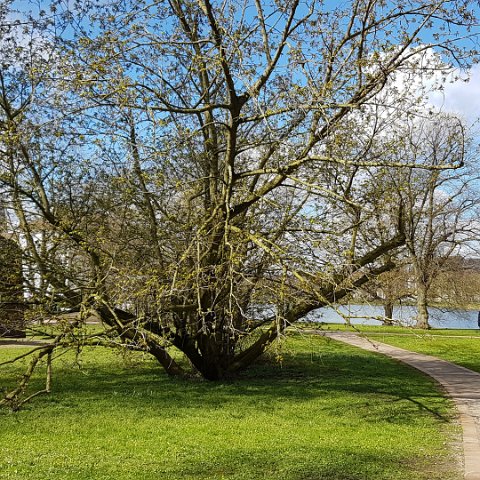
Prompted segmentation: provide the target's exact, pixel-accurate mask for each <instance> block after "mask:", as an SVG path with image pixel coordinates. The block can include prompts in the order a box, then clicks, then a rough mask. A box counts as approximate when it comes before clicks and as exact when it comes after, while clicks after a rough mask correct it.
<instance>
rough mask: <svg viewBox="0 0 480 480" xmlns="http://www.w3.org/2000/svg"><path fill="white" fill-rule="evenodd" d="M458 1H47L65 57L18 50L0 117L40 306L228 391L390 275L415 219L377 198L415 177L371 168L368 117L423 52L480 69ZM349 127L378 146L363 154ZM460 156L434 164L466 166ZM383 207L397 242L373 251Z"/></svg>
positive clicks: (470, 22)
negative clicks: (69, 6)
mask: <svg viewBox="0 0 480 480" xmlns="http://www.w3.org/2000/svg"><path fill="white" fill-rule="evenodd" d="M459 3H461V8H457V7H458V6H459V5H457V2H451V1H444V2H426V1H416V2H410V3H409V5H408V6H407V5H403V4H398V5H397V4H383V3H378V2H371V1H364V0H357V1H353V2H348V3H347V4H341V5H338V6H334V7H328V6H326V5H323V4H319V3H318V2H300V1H298V0H294V1H292V2H289V3H287V4H286V5H277V4H275V3H268V2H259V1H252V2H244V3H238V2H229V1H227V2H211V1H210V0H201V1H199V2H197V3H191V2H183V1H181V0H172V1H170V2H168V3H165V4H163V3H162V4H158V3H153V4H148V3H144V2H129V1H126V2H125V1H122V2H116V1H115V2H110V3H109V4H108V5H101V6H99V7H98V8H94V7H91V6H90V5H89V4H85V6H86V10H85V11H83V12H82V11H80V10H79V8H80V7H79V6H78V5H75V7H74V9H73V10H72V11H71V12H63V11H61V10H60V6H61V5H60V4H58V5H57V4H56V3H55V2H51V3H50V4H49V5H50V7H51V11H52V12H53V14H52V16H51V17H48V22H47V24H45V26H44V35H42V37H41V38H42V39H43V41H44V42H46V43H48V46H49V48H51V51H52V52H53V53H52V55H50V56H49V58H47V57H46V56H45V53H43V52H42V53H38V52H36V53H35V52H32V46H30V47H29V48H30V50H28V49H25V47H23V46H20V52H21V54H20V60H19V59H15V60H12V61H11V62H6V63H5V65H6V66H5V67H4V69H3V76H4V81H3V91H2V102H1V105H0V107H1V109H2V123H1V125H2V128H3V130H2V132H3V133H2V144H3V145H4V146H5V147H4V149H3V153H2V177H1V178H2V185H3V188H4V190H5V191H6V193H7V194H8V195H9V196H10V197H9V198H10V199H11V203H10V208H11V209H12V211H14V212H15V215H16V217H17V218H18V220H19V221H18V225H17V227H18V232H19V235H21V236H22V238H25V240H24V244H25V245H26V247H25V250H26V253H27V257H28V258H29V259H30V260H31V264H32V267H31V268H32V271H33V272H35V273H36V275H37V276H35V275H34V276H33V279H32V282H31V288H32V291H34V292H36V293H37V294H38V295H37V298H38V302H39V303H41V304H42V308H43V309H44V310H45V312H52V313H53V312H54V311H55V310H57V311H58V309H59V308H62V309H69V310H71V311H80V312H84V314H85V315H87V314H90V313H91V312H93V313H95V314H96V315H98V316H99V318H100V319H101V321H102V324H103V325H104V326H105V333H104V336H103V340H105V341H107V340H111V341H112V342H115V343H121V344H124V345H127V346H129V347H131V348H137V349H143V350H145V351H148V352H149V353H150V354H152V355H153V356H155V357H156V358H157V359H158V361H159V362H160V363H161V364H162V365H163V366H164V367H165V369H166V371H167V372H168V373H170V374H178V373H181V372H182V368H181V366H180V365H179V364H178V363H177V362H176V361H175V360H174V358H173V357H172V356H171V355H170V353H169V348H170V347H176V348H177V349H179V350H180V351H182V352H183V353H184V354H185V355H186V356H187V358H188V359H189V360H190V362H191V364H192V365H193V367H194V369H195V370H196V371H198V372H199V373H200V374H201V375H203V376H204V377H206V378H208V379H218V378H223V377H225V376H228V375H232V374H235V373H236V372H239V371H241V370H242V369H244V368H246V367H247V366H248V365H249V364H250V363H251V362H252V361H254V360H255V359H256V358H257V357H258V356H259V355H261V354H262V353H263V352H264V350H265V349H266V348H267V347H268V345H269V344H270V343H271V342H272V341H274V340H275V339H276V338H278V337H279V335H280V334H281V333H282V332H283V331H284V329H285V327H286V326H287V325H289V324H291V323H292V322H295V321H296V320H298V319H299V318H302V317H303V316H304V315H306V314H307V313H309V312H310V311H312V310H314V309H316V308H320V307H322V306H324V305H326V304H329V303H332V302H337V301H338V300H339V299H341V298H343V297H344V296H346V295H347V294H348V293H350V292H351V291H352V290H353V289H355V288H358V287H359V286H361V285H363V284H365V282H367V281H368V279H369V278H371V276H372V275H373V276H374V275H377V274H379V273H381V272H383V271H385V270H387V269H388V268H391V265H390V264H385V263H382V261H381V259H382V258H383V256H384V255H386V254H388V253H389V252H391V251H393V250H395V249H396V248H398V247H400V246H401V245H403V244H404V242H405V234H404V232H403V230H402V222H400V219H401V209H399V208H398V206H397V208H395V209H393V210H392V209H391V208H389V209H386V208H385V209H382V207H381V205H382V198H381V197H379V196H378V195H377V196H376V197H374V196H373V195H372V194H371V192H373V191H375V185H376V179H377V172H378V171H379V169H381V168H382V167H386V166H405V162H404V161H403V159H402V161H400V162H397V163H395V161H392V158H391V156H390V150H389V149H388V148H387V147H388V145H387V144H385V145H384V146H385V149H384V150H383V151H381V150H380V149H379V148H378V145H379V143H377V147H376V150H375V151H374V152H373V151H372V146H373V144H374V142H372V141H371V140H372V139H374V138H376V137H377V136H378V135H379V133H378V129H377V128H376V124H372V115H371V109H370V107H369V108H366V109H364V108H363V106H367V105H375V104H376V103H377V102H378V98H379V97H378V95H379V92H381V91H382V90H383V89H384V88H385V85H386V84H387V83H388V82H389V81H392V80H393V77H394V75H395V74H396V73H397V72H399V71H403V70H412V69H413V70H412V73H414V72H415V70H416V69H418V67H416V66H413V65H412V62H411V61H410V60H411V58H412V57H413V56H415V55H418V54H419V53H421V52H422V51H426V50H428V49H430V48H433V47H435V48H437V49H438V50H439V51H440V50H442V48H444V47H445V48H444V50H443V52H444V54H445V55H446V58H445V59H444V62H443V65H446V62H447V61H448V55H450V54H451V55H452V56H451V57H450V58H451V59H452V60H455V61H459V62H465V61H467V59H468V57H469V56H471V53H472V52H471V51H470V50H467V49H466V48H464V47H463V46H464V45H465V40H464V39H465V37H468V38H469V39H470V40H471V42H475V41H476V37H475V34H474V33H473V32H470V28H471V27H472V26H474V25H475V17H474V12H473V10H471V9H469V4H468V3H467V4H465V2H459ZM72 18H73V21H72V23H71V25H70V27H69V28H68V29H66V30H65V33H64V34H62V33H61V25H62V22H63V21H64V19H67V20H68V19H72ZM446 27H448V28H446ZM35 28H38V23H36V24H35ZM45 32H46V33H45ZM439 32H440V33H439ZM7 33H8V32H7ZM432 33H435V38H438V41H437V40H435V42H434V43H429V44H428V45H427V44H426V43H424V41H423V40H422V35H425V37H426V38H429V39H431V38H434V37H432ZM437 34H438V35H437ZM460 36H462V39H463V40H462V41H461V42H460V41H459V40H458V39H460ZM7 37H8V34H7ZM8 38H10V37H8ZM35 44H36V42H32V44H31V45H35ZM26 53H29V58H30V60H29V61H27V60H26V58H27V55H26ZM33 53H35V54H33ZM22 59H23V60H22ZM14 62H15V63H14ZM42 72H43V73H42ZM15 89H21V90H22V92H25V94H22V95H24V98H25V100H24V101H19V98H20V97H19V96H18V95H17V93H15V92H16V91H17V90H15ZM390 103H391V106H392V107H393V106H395V108H389V109H385V115H387V116H388V115H395V118H396V119H397V120H398V118H400V117H402V116H403V117H405V118H408V116H409V114H412V113H415V112H416V110H415V108H414V107H413V106H412V104H411V101H408V96H407V95H405V94H403V93H402V92H401V91H400V90H398V91H397V92H396V93H395V95H394V96H393V97H392V98H391V99H390ZM47 120H48V121H47ZM352 127H353V130H352ZM349 128H350V131H351V132H354V135H353V136H355V135H357V132H358V137H359V138H361V142H357V144H358V145H357V146H356V147H355V148H356V151H355V152H354V153H353V154H352V155H349V156H348V157H347V156H345V155H343V154H338V152H339V151H342V148H341V145H342V142H344V141H345V139H346V138H347V137H346V136H345V132H346V131H347V130H348V129H349ZM351 137H352V135H351ZM334 147H335V148H334ZM349 150H350V151H351V150H352V149H349ZM345 151H346V150H345ZM445 160H446V163H445V164H443V163H440V162H435V163H432V164H429V163H428V162H423V163H421V167H422V168H424V169H427V171H428V169H433V171H437V169H443V168H450V167H455V166H457V164H456V163H455V162H456V161H457V160H458V159H457V158H453V159H452V157H448V158H447V157H446V158H445ZM407 165H408V166H410V167H413V166H414V164H413V163H409V164H407ZM374 204H375V205H376V208H377V209H379V210H382V212H383V214H382V215H383V216H389V217H390V218H391V221H390V225H391V226H392V229H391V231H390V235H388V236H385V238H380V237H378V238H371V239H370V240H369V242H368V243H366V242H364V241H363V238H362V236H361V235H359V228H358V226H359V220H361V221H362V222H367V221H368V222H371V223H372V222H375V218H376V217H375V216H374V215H372V211H373V205H374ZM385 205H388V202H385ZM367 207H368V208H367ZM382 215H380V217H382ZM382 218H383V217H382ZM42 239H44V240H42ZM39 278H40V280H39ZM40 284H41V288H40ZM82 318H83V317H79V320H78V322H77V323H75V324H73V325H72V324H69V325H68V327H67V328H66V330H65V331H64V332H63V333H62V334H61V335H60V336H59V337H57V339H56V340H55V343H54V347H53V348H57V347H61V345H68V344H69V342H71V341H72V338H73V337H72V336H71V335H70V332H71V330H72V329H73V328H77V326H81V323H82ZM75 338H78V335H77V334H76V335H75Z"/></svg>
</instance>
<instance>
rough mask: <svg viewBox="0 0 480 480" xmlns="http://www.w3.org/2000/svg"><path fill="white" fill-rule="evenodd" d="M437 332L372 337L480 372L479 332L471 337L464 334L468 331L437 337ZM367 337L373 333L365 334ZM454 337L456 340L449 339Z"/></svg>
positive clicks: (453, 331)
mask: <svg viewBox="0 0 480 480" xmlns="http://www.w3.org/2000/svg"><path fill="white" fill-rule="evenodd" d="M436 332H437V331H436V330H433V331H429V332H426V333H415V334H410V335H408V336H407V335H375V336H372V338H374V339H375V340H378V341H379V342H383V343H388V344H390V345H394V346H396V347H400V348H404V349H406V350H412V351H414V352H420V353H425V354H427V355H433V356H435V357H438V358H443V359H444V360H448V361H450V362H453V363H456V364H458V365H462V366H464V367H466V368H470V369H471V370H474V371H476V372H480V336H479V333H478V330H474V331H471V332H472V333H471V334H470V335H472V336H473V338H472V336H469V335H467V334H466V333H464V332H468V330H450V332H449V333H447V334H441V335H437V333H436ZM365 335H367V336H368V335H371V333H368V332H365ZM445 335H452V336H455V338H452V337H447V336H445Z"/></svg>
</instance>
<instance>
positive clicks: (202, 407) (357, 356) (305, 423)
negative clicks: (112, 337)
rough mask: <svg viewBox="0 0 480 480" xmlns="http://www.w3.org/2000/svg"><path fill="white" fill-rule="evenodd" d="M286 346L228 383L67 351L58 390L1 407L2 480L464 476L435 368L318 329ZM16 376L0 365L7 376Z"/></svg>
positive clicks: (3, 354) (4, 353)
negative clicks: (431, 375)
mask: <svg viewBox="0 0 480 480" xmlns="http://www.w3.org/2000/svg"><path fill="white" fill-rule="evenodd" d="M20 351H21V350H20V349H18V348H2V349H0V358H1V359H6V358H9V357H11V356H12V355H16V354H18V353H19V352H20ZM281 353H282V357H283V360H282V362H281V363H278V362H277V363H274V362H273V361H269V360H264V361H263V362H261V363H260V364H258V365H257V366H256V367H255V368H254V369H252V370H250V371H249V372H248V373H247V374H245V375H244V376H243V377H242V378H240V379H238V380H236V381H235V382H222V383H209V382H205V381H201V380H188V381H187V380H172V379H169V378H167V377H166V376H165V375H164V374H163V373H162V372H161V370H160V369H159V367H158V366H157V365H156V364H154V363H153V362H151V361H150V360H148V359H142V357H141V356H136V355H132V356H131V357H130V358H129V359H128V361H125V359H124V358H122V357H121V356H120V355H119V354H118V353H115V352H112V351H107V350H104V349H97V350H90V351H88V352H86V353H85V354H84V355H83V357H82V368H81V369H80V368H78V367H74V363H75V362H74V358H73V357H69V356H64V357H61V358H59V359H58V361H57V364H56V367H55V378H54V392H53V393H52V394H51V395H50V396H48V397H47V396H45V397H37V398H36V399H35V400H34V401H33V402H32V403H30V404H28V405H27V406H26V407H25V409H24V410H23V411H20V412H18V413H15V414H13V413H10V412H9V411H6V410H1V411H0V426H1V429H0V479H19V480H20V479H22V480H23V479H27V480H28V479H32V480H33V479H35V480H42V479H45V480H46V479H48V480H50V479H52V478H58V479H62V480H69V479H105V480H106V479H112V478H115V479H119V480H122V479H125V480H126V479H142V480H148V479H156V480H158V479H162V480H169V479H171V480H177V479H178V480H184V479H185V480H186V479H192V480H193V479H215V480H216V479H231V480H240V479H242V480H243V479H244V480H247V479H248V480H252V479H253V480H256V479H280V480H287V479H288V480H380V479H381V480H387V479H388V480H396V479H398V480H400V479H402V480H403V479H409V480H416V479H418V480H420V479H424V480H427V479H428V480H435V479H437V480H440V479H442V480H452V479H460V478H461V473H460V467H459V465H458V464H457V462H456V460H455V459H453V458H452V456H451V454H450V453H449V452H450V451H451V445H449V442H451V441H452V440H455V439H457V438H458V437H457V436H458V431H457V429H456V428H455V427H454V426H452V423H450V420H451V417H450V415H451V405H450V403H449V401H448V400H446V399H445V398H443V396H442V395H441V394H440V393H439V391H438V390H437V388H436V387H435V386H434V384H433V383H432V382H431V381H430V380H429V379H428V378H426V377H424V376H423V375H420V374H417V373H416V372H415V371H414V370H412V369H410V368H407V367H404V366H402V365H399V364H398V363H396V362H393V361H390V360H389V359H387V358H386V357H383V356H381V355H375V354H371V353H367V352H363V351H361V350H358V349H355V348H353V347H349V346H347V345H342V344H338V343H337V342H333V341H329V340H328V339H324V338H319V337H316V336H307V335H305V336H300V335H294V336H293V338H290V339H289V340H288V341H287V342H286V344H285V345H284V347H283V348H282V351H281ZM72 367H73V368H72ZM18 373H19V370H15V369H14V368H12V367H9V366H3V367H0V386H6V385H8V384H10V383H11V382H12V379H13V377H14V376H15V375H17V374H18ZM38 386H40V384H39V385H38Z"/></svg>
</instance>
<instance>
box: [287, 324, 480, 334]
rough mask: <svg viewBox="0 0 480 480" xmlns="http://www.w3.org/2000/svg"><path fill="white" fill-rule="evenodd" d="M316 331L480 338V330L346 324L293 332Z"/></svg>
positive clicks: (305, 326)
mask: <svg viewBox="0 0 480 480" xmlns="http://www.w3.org/2000/svg"><path fill="white" fill-rule="evenodd" d="M308 329H316V330H322V331H326V332H329V331H342V332H343V331H347V332H354V333H366V334H382V335H383V334H397V335H398V334H402V335H403V334H408V335H418V336H423V335H430V336H431V335H442V336H462V337H463V336H465V337H480V330H478V329H447V328H432V329H430V330H419V329H416V328H412V327H401V326H397V325H393V326H388V325H354V326H349V325H346V324H345V323H321V322H318V323H316V322H310V323H299V324H297V325H296V326H295V327H292V328H291V330H292V331H296V330H300V331H302V330H308Z"/></svg>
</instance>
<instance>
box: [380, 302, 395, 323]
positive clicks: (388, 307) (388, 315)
mask: <svg viewBox="0 0 480 480" xmlns="http://www.w3.org/2000/svg"><path fill="white" fill-rule="evenodd" d="M383 310H384V317H385V318H384V320H383V322H382V323H383V325H392V324H393V302H391V301H389V300H385V303H384V304H383Z"/></svg>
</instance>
